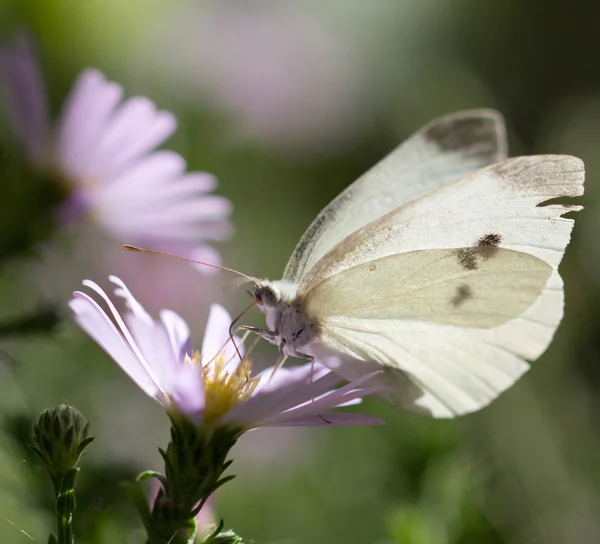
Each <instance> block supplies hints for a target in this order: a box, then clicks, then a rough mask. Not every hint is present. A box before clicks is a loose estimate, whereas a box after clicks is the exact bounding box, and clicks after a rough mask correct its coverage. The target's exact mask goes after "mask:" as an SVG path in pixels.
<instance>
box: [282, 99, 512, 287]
mask: <svg viewBox="0 0 600 544" xmlns="http://www.w3.org/2000/svg"><path fill="white" fill-rule="evenodd" d="M506 152H507V143H506V129H505V126H504V119H503V117H502V115H500V113H498V112H496V111H493V110H487V109H476V110H466V111H459V112H456V113H452V114H450V115H446V116H443V117H440V118H438V119H435V120H433V121H432V122H431V123H429V124H427V125H426V126H425V127H423V128H422V129H421V130H420V131H419V132H417V133H416V134H414V135H413V136H412V137H411V138H409V139H408V140H406V141H405V142H404V143H402V144H401V145H400V146H399V147H398V148H396V149H395V150H394V151H392V152H391V153H390V154H389V155H388V156H387V157H385V158H384V159H383V160H382V161H381V162H379V163H378V164H376V165H375V166H374V167H373V168H371V169H370V170H369V171H368V172H366V173H365V174H364V175H363V176H361V177H360V178H359V179H358V180H356V181H355V182H354V183H353V184H352V185H350V186H349V187H348V188H347V189H346V190H345V191H344V192H342V193H341V194H340V195H339V196H338V197H337V198H336V199H334V200H333V201H332V202H331V203H330V204H329V205H328V206H327V207H326V208H325V209H324V210H323V211H321V213H320V214H319V215H318V216H317V218H316V219H315V220H314V221H313V223H312V224H311V225H310V227H309V228H308V229H307V231H306V232H305V233H304V235H303V236H302V238H301V239H300V242H298V245H297V246H296V248H295V250H294V252H293V254H292V256H291V258H290V260H289V262H288V264H287V266H286V269H285V272H284V275H283V280H285V281H287V282H290V283H299V281H300V280H301V279H302V278H303V276H304V275H305V274H306V273H307V272H308V270H310V269H311V268H312V267H313V266H314V265H315V264H316V262H317V261H318V260H319V259H320V258H321V257H322V256H323V255H324V254H325V253H327V252H328V251H329V250H330V249H331V248H333V247H334V246H335V245H336V244H337V243H339V242H341V241H342V240H343V239H344V238H346V237H347V236H348V235H350V234H351V233H353V232H355V231H356V230H357V229H359V228H361V227H363V226H365V225H366V224H368V223H370V222H371V221H374V220H376V219H378V218H380V217H381V216H382V215H384V214H386V213H388V212H390V211H392V210H394V209H396V208H398V207H399V206H402V205H404V204H406V203H407V202H410V201H412V200H414V199H416V198H418V197H421V196H423V195H425V194H427V193H429V192H431V191H434V190H435V189H437V188H439V187H442V186H443V185H446V184H447V183H450V182H452V181H455V180H457V179H459V178H461V177H463V176H464V175H466V174H468V173H470V172H474V171H475V170H478V169H479V168H482V167H484V166H487V165H489V164H492V163H494V162H497V161H499V160H502V159H504V158H506Z"/></svg>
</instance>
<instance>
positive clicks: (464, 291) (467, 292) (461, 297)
mask: <svg viewBox="0 0 600 544" xmlns="http://www.w3.org/2000/svg"><path fill="white" fill-rule="evenodd" d="M470 298H473V291H471V288H470V287H469V286H468V285H466V284H463V285H459V286H458V287H457V288H456V294H455V295H454V297H453V298H452V300H451V301H450V302H451V303H452V306H454V307H455V308H458V307H459V306H461V305H462V304H463V303H464V302H465V301H466V300H468V299H470Z"/></svg>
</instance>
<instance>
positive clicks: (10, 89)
mask: <svg viewBox="0 0 600 544" xmlns="http://www.w3.org/2000/svg"><path fill="white" fill-rule="evenodd" d="M0 75H1V79H2V82H3V83H4V91H5V93H4V94H5V98H6V106H7V109H8V116H9V121H10V123H11V128H12V130H13V132H14V133H15V135H16V137H17V138H18V139H19V141H20V144H21V145H22V146H23V147H24V148H25V151H26V153H27V154H28V155H29V157H30V158H31V159H32V160H35V161H38V160H40V159H41V158H42V155H43V154H44V152H45V150H46V145H47V137H48V104H47V99H46V89H45V86H44V82H43V78H42V75H41V73H40V70H39V68H38V65H37V61H36V55H35V52H34V47H33V43H32V41H31V40H30V39H29V37H28V36H27V35H25V34H22V35H21V36H19V38H18V39H17V41H16V43H15V45H14V46H12V47H7V46H3V47H0Z"/></svg>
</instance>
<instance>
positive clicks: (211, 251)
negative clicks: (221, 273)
mask: <svg viewBox="0 0 600 544" xmlns="http://www.w3.org/2000/svg"><path fill="white" fill-rule="evenodd" d="M179 255H185V256H186V257H189V258H190V259H192V260H194V261H199V262H201V263H208V264H216V265H220V264H221V254H220V253H219V252H218V251H217V250H216V249H215V248H213V247H210V246H209V245H207V244H198V245H196V246H195V247H192V248H190V250H189V251H185V252H179ZM192 266H193V267H194V268H195V269H196V270H198V271H199V272H202V273H203V274H207V275H209V276H211V275H214V274H216V273H217V272H218V269H216V268H212V267H210V266H204V265H202V264H192Z"/></svg>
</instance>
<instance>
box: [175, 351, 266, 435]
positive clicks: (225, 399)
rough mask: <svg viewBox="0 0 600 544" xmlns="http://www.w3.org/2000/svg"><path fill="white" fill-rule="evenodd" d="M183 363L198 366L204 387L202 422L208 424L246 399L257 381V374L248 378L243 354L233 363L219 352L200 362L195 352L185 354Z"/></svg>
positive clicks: (248, 368) (248, 371)
mask: <svg viewBox="0 0 600 544" xmlns="http://www.w3.org/2000/svg"><path fill="white" fill-rule="evenodd" d="M186 363H188V364H194V365H198V366H200V367H201V368H202V377H203V379H204V389H205V395H206V399H205V409H204V422H205V424H206V425H210V424H212V423H215V422H216V421H217V420H219V419H220V418H221V417H222V416H224V415H225V414H226V413H227V412H228V411H229V410H231V408H233V407H234V406H236V405H237V404H239V403H241V402H244V401H245V400H247V399H248V398H249V397H250V396H251V395H252V393H253V391H254V390H255V389H256V386H257V385H258V382H259V380H258V378H251V377H250V372H251V370H252V363H251V362H250V360H249V359H247V358H244V359H243V360H242V361H241V362H239V363H238V364H237V365H236V364H235V363H233V361H227V360H225V354H223V353H221V354H219V355H217V356H216V357H214V358H213V359H212V360H210V361H208V362H206V363H203V362H202V357H201V355H200V353H199V352H197V351H194V352H193V353H192V357H189V356H188V355H186Z"/></svg>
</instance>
